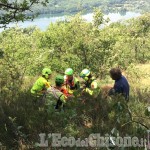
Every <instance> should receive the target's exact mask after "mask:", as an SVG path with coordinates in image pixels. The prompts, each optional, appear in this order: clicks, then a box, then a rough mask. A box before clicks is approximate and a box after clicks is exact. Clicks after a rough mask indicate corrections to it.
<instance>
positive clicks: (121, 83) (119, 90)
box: [109, 68, 130, 101]
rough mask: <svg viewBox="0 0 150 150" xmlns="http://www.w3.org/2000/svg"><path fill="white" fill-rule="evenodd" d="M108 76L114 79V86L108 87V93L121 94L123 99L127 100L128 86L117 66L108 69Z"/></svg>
mask: <svg viewBox="0 0 150 150" xmlns="http://www.w3.org/2000/svg"><path fill="white" fill-rule="evenodd" d="M109 73H110V77H111V78H112V79H113V80H115V83H114V87H113V88H111V89H110V91H109V95H115V94H122V95H123V96H124V98H125V100H127V101H128V100H129V90H130V86H129V83H128V81H127V79H126V78H125V77H124V76H123V75H122V73H121V70H120V69H119V68H112V69H111V70H110V72H109Z"/></svg>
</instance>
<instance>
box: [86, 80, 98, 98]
mask: <svg viewBox="0 0 150 150" xmlns="http://www.w3.org/2000/svg"><path fill="white" fill-rule="evenodd" d="M97 87H98V85H97V82H96V80H94V81H93V82H92V83H91V88H87V87H86V88H85V91H86V92H87V93H89V94H90V95H93V94H94V90H95V89H97Z"/></svg>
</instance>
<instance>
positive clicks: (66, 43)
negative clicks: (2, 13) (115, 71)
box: [0, 10, 150, 150]
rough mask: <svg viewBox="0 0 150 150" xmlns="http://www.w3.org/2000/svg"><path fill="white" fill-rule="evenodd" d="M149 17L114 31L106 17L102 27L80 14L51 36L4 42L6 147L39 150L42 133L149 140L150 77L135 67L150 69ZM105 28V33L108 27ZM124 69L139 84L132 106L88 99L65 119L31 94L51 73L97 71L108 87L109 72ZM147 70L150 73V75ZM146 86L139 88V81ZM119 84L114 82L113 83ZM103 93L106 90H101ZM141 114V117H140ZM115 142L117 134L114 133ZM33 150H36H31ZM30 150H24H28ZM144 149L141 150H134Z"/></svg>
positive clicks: (22, 34) (1, 89)
mask: <svg viewBox="0 0 150 150" xmlns="http://www.w3.org/2000/svg"><path fill="white" fill-rule="evenodd" d="M149 17H150V16H149V14H145V15H143V16H141V17H139V18H137V19H133V20H130V21H128V22H124V23H122V24H121V23H113V24H111V25H110V26H107V22H105V20H104V19H103V14H102V13H101V12H99V11H97V10H95V20H94V23H87V22H86V21H85V20H83V19H82V18H81V16H80V14H78V15H76V16H75V17H71V18H66V20H65V21H59V22H57V23H54V24H50V25H49V28H48V29H47V31H45V32H42V31H40V30H39V29H37V28H27V29H19V28H10V29H9V30H6V31H3V32H2V33H1V34H0V42H1V45H0V70H1V72H0V93H1V94H0V122H1V128H0V140H1V141H0V142H1V143H2V144H3V145H6V146H7V149H15V150H16V149H19V147H20V148H21V147H23V146H24V147H26V149H31V148H34V146H35V143H36V142H38V138H39V135H38V134H39V133H42V132H43V133H52V132H53V133H59V132H60V133H62V135H67V136H75V137H82V138H85V137H87V136H88V135H89V134H91V133H97V132H98V133H101V134H102V135H104V134H105V133H111V132H112V131H115V130H117V132H118V133H119V135H121V136H126V134H128V135H130V136H137V137H143V136H144V135H145V131H146V130H147V129H148V128H149V126H150V124H149V123H150V122H149V114H148V112H147V111H146V112H145V110H147V107H148V105H149V96H150V95H149V93H150V92H149V86H147V87H146V85H145V84H144V85H143V86H142V87H140V86H139V83H140V80H142V78H145V77H147V76H148V75H147V76H146V75H145V74H140V73H141V72H142V73H143V71H141V72H140V71H139V70H138V69H137V68H135V67H134V65H133V64H139V63H149V60H150V53H149V48H150V42H149V39H150V26H149ZM103 23H105V25H106V26H105V27H103V28H102V26H101V25H102V24H103ZM114 66H119V67H120V68H122V69H123V70H125V71H126V72H125V73H126V74H127V75H128V79H129V82H130V83H131V96H130V101H129V103H126V102H125V101H124V100H123V99H122V98H120V97H118V98H104V97H103V95H102V91H101V90H100V93H99V95H98V96H97V97H91V96H89V95H86V94H85V95H82V96H80V97H78V98H74V99H72V100H71V101H69V102H68V103H67V105H66V109H65V112H61V113H56V112H54V109H53V106H51V107H50V108H47V107H46V106H41V105H40V106H39V104H38V102H36V103H35V98H34V97H32V96H31V95H30V88H31V86H32V84H33V82H34V81H35V79H36V77H37V75H40V72H41V70H42V68H43V67H51V69H52V70H53V78H52V82H53V80H54V75H55V73H56V74H57V73H61V74H63V73H64V70H65V69H66V68H67V67H72V68H73V69H74V70H75V74H76V75H78V73H79V72H80V71H81V70H82V69H83V68H85V67H86V68H89V69H90V70H91V71H92V72H93V74H94V73H95V76H96V77H97V78H99V79H101V81H100V84H102V81H106V79H108V78H109V77H108V76H107V75H108V70H109V69H110V68H111V67H114ZM145 70H146V69H145ZM138 79H139V80H138ZM111 82H112V81H111ZM101 86H102V85H101ZM139 112H140V113H139ZM112 134H115V133H112ZM29 147H30V148H29ZM22 149H23V148H22ZM133 149H137V148H133Z"/></svg>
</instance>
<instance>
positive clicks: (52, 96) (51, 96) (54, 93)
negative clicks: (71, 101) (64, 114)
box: [46, 75, 67, 109]
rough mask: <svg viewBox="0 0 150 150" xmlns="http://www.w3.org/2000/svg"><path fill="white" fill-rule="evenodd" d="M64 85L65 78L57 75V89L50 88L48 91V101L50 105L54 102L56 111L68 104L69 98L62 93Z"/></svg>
mask: <svg viewBox="0 0 150 150" xmlns="http://www.w3.org/2000/svg"><path fill="white" fill-rule="evenodd" d="M63 84H64V77H63V76H61V75H57V76H56V78H55V87H52V86H51V87H49V88H48V89H47V98H46V99H47V101H48V103H49V104H50V103H51V102H52V101H53V100H54V101H53V103H55V102H56V101H57V102H56V103H55V109H59V108H61V107H63V104H65V103H66V99H67V97H66V96H65V95H64V94H63V93H62V92H61V88H62V86H63Z"/></svg>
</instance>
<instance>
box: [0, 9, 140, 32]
mask: <svg viewBox="0 0 150 150" xmlns="http://www.w3.org/2000/svg"><path fill="white" fill-rule="evenodd" d="M140 15H141V14H140V13H136V12H130V11H129V12H126V13H125V14H124V15H121V14H120V13H109V14H108V15H104V18H107V17H109V19H110V23H112V22H117V21H122V20H127V19H131V18H135V17H138V16H140ZM82 17H83V18H84V19H85V20H87V21H88V22H92V20H93V13H89V14H86V15H82ZM65 18H66V16H58V17H50V16H48V15H44V16H42V17H40V16H39V17H38V18H35V19H34V20H33V21H24V22H18V23H10V24H9V27H15V26H18V27H20V28H26V27H30V26H37V27H38V28H40V29H41V30H42V31H45V30H46V29H47V27H48V26H49V24H50V23H54V22H56V21H58V20H65ZM3 30H4V29H2V28H0V32H1V31H3Z"/></svg>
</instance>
